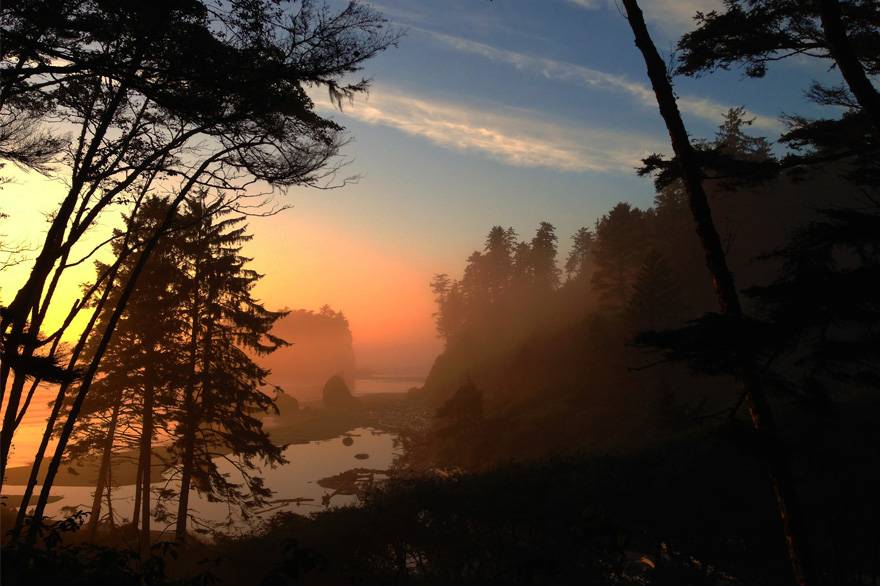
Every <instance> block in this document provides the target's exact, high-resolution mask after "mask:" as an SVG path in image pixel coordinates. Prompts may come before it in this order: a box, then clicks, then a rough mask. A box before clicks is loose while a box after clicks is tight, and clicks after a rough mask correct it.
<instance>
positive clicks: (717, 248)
mask: <svg viewBox="0 0 880 586" xmlns="http://www.w3.org/2000/svg"><path fill="white" fill-rule="evenodd" d="M622 3H623V7H624V10H625V13H626V17H627V19H628V21H629V24H630V27H631V29H632V31H633V35H634V37H635V43H636V46H637V47H638V49H639V51H640V52H641V53H642V56H643V58H644V61H645V65H646V66H647V70H648V77H649V78H650V80H651V85H652V87H653V89H654V93H655V95H656V98H657V104H658V106H659V109H660V114H661V115H662V117H663V120H664V122H665V123H666V127H667V130H668V131H669V137H670V140H671V143H672V148H673V151H674V152H675V156H676V158H677V160H678V166H679V168H680V171H681V177H682V180H683V184H684V187H685V192H686V193H687V195H688V200H689V204H690V208H691V212H692V214H693V218H694V223H695V226H696V231H697V234H698V236H699V237H700V243H701V245H702V247H703V251H704V253H705V256H706V265H707V268H708V270H709V274H710V276H711V278H712V282H713V285H714V288H715V291H716V295H717V298H718V303H719V306H720V309H721V313H722V314H723V315H724V316H726V317H728V318H731V320H732V321H733V322H738V321H739V320H741V319H742V318H743V311H742V306H741V304H740V299H739V293H738V292H737V289H736V285H735V284H734V279H733V274H732V272H731V271H730V268H729V267H728V264H727V259H726V255H725V252H724V248H723V246H722V244H721V239H720V237H719V235H718V230H717V229H716V227H715V223H714V220H713V219H712V212H711V209H710V207H709V201H708V198H707V197H706V192H705V190H704V188H703V184H702V181H703V174H702V169H701V165H700V161H699V158H698V157H697V155H696V154H695V150H694V148H693V146H692V144H691V142H690V138H689V136H688V132H687V129H686V128H685V125H684V122H683V120H682V118H681V113H680V112H679V110H678V103H677V101H676V97H675V93H674V91H673V89H672V84H671V82H670V79H669V75H668V71H667V68H666V63H665V62H664V61H663V58H662V57H661V56H660V53H659V52H658V51H657V47H656V45H655V44H654V41H653V39H652V38H651V35H650V33H649V31H648V27H647V25H646V24H645V19H644V15H643V13H642V11H641V8H640V7H639V4H638V2H637V1H636V0H622ZM735 325H738V324H735ZM747 343H748V342H746V344H747ZM743 350H744V351H743V352H742V354H741V356H742V357H744V360H743V361H742V363H741V369H742V370H741V376H742V380H743V383H744V387H745V389H744V390H745V396H746V402H747V404H748V407H749V412H750V414H751V416H752V423H753V426H754V429H755V430H756V432H757V437H758V439H759V440H760V441H761V455H762V457H763V458H764V460H765V462H766V463H767V465H768V470H769V474H770V479H771V483H772V486H773V490H774V494H775V496H776V499H777V505H778V508H779V515H780V520H781V521H782V525H783V530H784V533H785V543H786V546H787V552H788V556H789V559H790V561H791V566H792V572H793V575H794V579H795V582H796V583H797V584H799V585H806V584H809V583H811V582H812V572H811V571H810V567H809V559H808V558H807V557H805V551H804V544H803V541H804V534H803V530H802V528H801V523H802V520H801V519H800V516H799V513H798V512H797V511H796V507H797V499H796V497H795V496H794V487H793V484H792V480H791V474H790V471H789V469H788V463H787V462H786V460H785V456H784V454H783V452H782V446H781V445H780V443H779V440H778V438H777V437H776V430H775V422H774V420H773V414H772V411H771V409H770V405H769V403H768V401H767V397H766V395H765V392H764V389H763V387H762V385H761V380H760V378H759V376H758V372H757V371H756V368H755V365H754V363H753V362H752V361H751V360H750V359H749V358H748V357H749V354H748V352H747V351H746V350H745V349H743Z"/></svg>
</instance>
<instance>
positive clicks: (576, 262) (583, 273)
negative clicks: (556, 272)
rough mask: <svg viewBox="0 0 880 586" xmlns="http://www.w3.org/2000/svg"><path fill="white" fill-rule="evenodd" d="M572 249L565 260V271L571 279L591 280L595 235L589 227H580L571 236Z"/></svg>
mask: <svg viewBox="0 0 880 586" xmlns="http://www.w3.org/2000/svg"><path fill="white" fill-rule="evenodd" d="M571 241H572V244H571V250H570V251H569V253H568V258H567V259H566V260H565V273H566V275H567V276H568V280H569V281H589V279H590V277H591V276H592V272H593V246H594V245H595V236H594V235H593V231H592V230H590V229H589V228H587V227H586V226H585V227H582V228H579V229H578V231H577V232H575V233H574V236H572V237H571Z"/></svg>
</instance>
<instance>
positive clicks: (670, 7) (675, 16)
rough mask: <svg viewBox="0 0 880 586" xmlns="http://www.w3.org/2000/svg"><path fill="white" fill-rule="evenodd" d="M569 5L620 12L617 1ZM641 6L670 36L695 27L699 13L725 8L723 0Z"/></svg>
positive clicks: (646, 0) (666, 0)
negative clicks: (696, 15) (696, 16)
mask: <svg viewBox="0 0 880 586" xmlns="http://www.w3.org/2000/svg"><path fill="white" fill-rule="evenodd" d="M567 1H568V3H569V4H573V5H575V6H579V7H581V8H587V9H589V10H597V9H600V8H607V9H609V10H619V6H618V2H617V0H567ZM639 5H640V6H641V7H642V11H643V12H644V13H645V18H646V19H647V20H648V21H650V22H652V23H654V24H656V25H659V26H660V27H661V28H662V29H663V31H664V32H665V33H667V34H670V35H679V34H681V33H683V32H685V31H686V30H688V29H689V28H692V27H693V23H694V15H695V14H696V13H697V12H709V11H710V10H717V9H719V8H722V7H723V3H722V1H721V0H641V1H640V2H639Z"/></svg>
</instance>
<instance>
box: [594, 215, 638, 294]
mask: <svg viewBox="0 0 880 586" xmlns="http://www.w3.org/2000/svg"><path fill="white" fill-rule="evenodd" d="M646 236H647V231H646V224H645V215H644V212H642V210H640V209H638V208H634V207H632V206H631V205H630V204H628V203H619V204H617V205H615V206H614V208H612V210H611V211H610V212H608V213H607V214H605V215H603V216H602V217H601V218H600V219H599V220H598V221H597V222H596V236H595V242H594V244H593V263H594V269H593V275H592V279H591V282H592V285H593V288H594V289H596V290H597V291H598V292H599V296H600V299H601V300H602V302H603V304H605V306H606V307H608V308H610V309H613V310H620V309H622V308H623V307H624V305H625V304H626V300H627V298H628V297H629V292H630V287H631V286H632V283H633V279H634V278H635V274H636V272H637V271H638V270H639V265H640V263H641V261H642V258H643V257H644V250H645V244H646Z"/></svg>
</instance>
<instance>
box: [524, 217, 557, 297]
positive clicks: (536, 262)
mask: <svg viewBox="0 0 880 586" xmlns="http://www.w3.org/2000/svg"><path fill="white" fill-rule="evenodd" d="M558 240H559V238H558V237H557V236H556V228H555V227H554V226H553V224H551V223H549V222H541V223H540V224H539V225H538V230H537V231H536V232H535V236H534V237H533V238H532V241H531V243H530V245H529V259H530V265H531V272H532V278H533V279H534V286H535V287H536V289H537V290H538V291H539V292H542V293H546V292H547V291H553V290H555V289H556V288H557V287H559V267H558V266H557V265H556V249H557V242H558Z"/></svg>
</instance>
